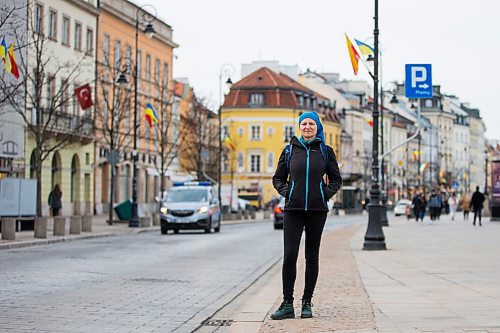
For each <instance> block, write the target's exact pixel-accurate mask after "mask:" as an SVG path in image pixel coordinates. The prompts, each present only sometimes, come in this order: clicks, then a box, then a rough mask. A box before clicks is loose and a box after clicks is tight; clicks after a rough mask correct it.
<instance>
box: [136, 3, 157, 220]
mask: <svg viewBox="0 0 500 333" xmlns="http://www.w3.org/2000/svg"><path fill="white" fill-rule="evenodd" d="M146 6H149V7H151V8H153V9H154V7H152V6H150V5H143V6H141V7H138V8H137V11H136V14H135V65H134V68H135V69H134V150H133V151H132V157H133V168H134V170H133V171H134V173H133V176H132V216H131V218H130V221H129V222H128V226H129V227H131V228H137V227H139V226H140V223H139V214H138V209H137V177H138V170H137V160H138V157H139V154H138V153H137V127H138V126H139V124H138V121H137V113H138V111H137V108H138V103H137V86H138V84H139V76H140V73H138V68H139V67H138V63H139V23H140V18H142V19H143V20H144V22H145V23H146V28H145V29H144V33H145V34H146V36H147V37H148V38H153V35H154V33H155V30H154V28H153V25H152V24H151V22H152V21H153V20H154V18H155V17H156V15H155V16H152V15H150V14H149V13H148V12H146V11H144V10H143V8H144V7H146ZM155 11H156V10H155ZM162 176H163V175H162Z"/></svg>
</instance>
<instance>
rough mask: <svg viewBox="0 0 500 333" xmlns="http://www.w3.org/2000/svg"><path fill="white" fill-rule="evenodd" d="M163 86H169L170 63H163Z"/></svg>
mask: <svg viewBox="0 0 500 333" xmlns="http://www.w3.org/2000/svg"><path fill="white" fill-rule="evenodd" d="M163 86H164V87H168V64H167V63H166V62H165V63H163Z"/></svg>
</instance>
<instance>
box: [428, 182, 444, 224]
mask: <svg viewBox="0 0 500 333" xmlns="http://www.w3.org/2000/svg"><path fill="white" fill-rule="evenodd" d="M427 205H428V207H429V212H430V215H431V222H429V223H432V221H435V220H437V219H438V218H439V217H438V216H439V213H440V212H441V207H442V205H443V200H442V199H441V194H439V192H438V191H436V190H432V191H431V195H430V197H429V201H428V204H427Z"/></svg>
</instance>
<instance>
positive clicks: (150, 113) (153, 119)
mask: <svg viewBox="0 0 500 333" xmlns="http://www.w3.org/2000/svg"><path fill="white" fill-rule="evenodd" d="M144 113H145V115H146V120H147V121H148V123H149V127H153V123H155V124H156V123H158V115H157V114H156V111H155V109H154V108H153V106H152V105H151V103H148V105H146V111H144Z"/></svg>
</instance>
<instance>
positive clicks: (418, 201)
mask: <svg viewBox="0 0 500 333" xmlns="http://www.w3.org/2000/svg"><path fill="white" fill-rule="evenodd" d="M412 204H413V212H414V214H415V219H416V221H415V222H418V220H419V219H420V221H422V222H424V216H425V208H426V207H427V201H426V200H425V196H424V194H423V192H421V191H419V192H417V194H415V196H414V197H413V200H412Z"/></svg>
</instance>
